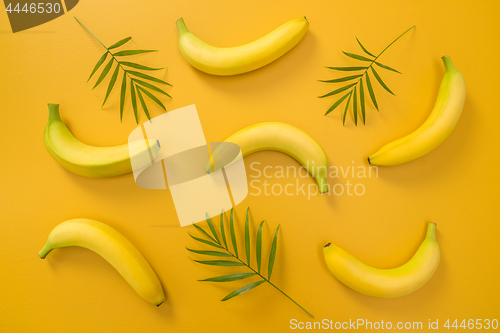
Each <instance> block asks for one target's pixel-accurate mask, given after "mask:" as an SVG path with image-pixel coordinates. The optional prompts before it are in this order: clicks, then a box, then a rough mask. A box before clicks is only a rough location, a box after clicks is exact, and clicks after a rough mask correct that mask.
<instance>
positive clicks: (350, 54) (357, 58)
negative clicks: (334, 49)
mask: <svg viewBox="0 0 500 333" xmlns="http://www.w3.org/2000/svg"><path fill="white" fill-rule="evenodd" d="M342 52H343V53H344V54H345V55H346V56H348V57H350V58H353V59H356V60H361V61H369V62H372V61H373V60H372V59H368V58H367V57H363V56H360V55H358V54H354V53H349V52H344V51H342Z"/></svg>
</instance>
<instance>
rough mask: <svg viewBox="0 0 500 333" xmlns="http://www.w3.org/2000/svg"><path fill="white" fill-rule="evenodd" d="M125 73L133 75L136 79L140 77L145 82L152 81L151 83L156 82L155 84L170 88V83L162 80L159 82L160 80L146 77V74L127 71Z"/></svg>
mask: <svg viewBox="0 0 500 333" xmlns="http://www.w3.org/2000/svg"><path fill="white" fill-rule="evenodd" d="M127 73H129V74H132V75H135V76H137V77H140V78H142V79H146V80H150V81H153V82H156V83H161V84H166V85H168V86H172V85H171V84H170V83H168V82H165V81H163V80H160V79H157V78H155V77H153V76H151V75H147V74H144V73H141V72H136V71H127Z"/></svg>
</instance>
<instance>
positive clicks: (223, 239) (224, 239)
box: [220, 210, 227, 250]
mask: <svg viewBox="0 0 500 333" xmlns="http://www.w3.org/2000/svg"><path fill="white" fill-rule="evenodd" d="M220 236H221V238H222V241H223V242H224V247H225V248H226V250H227V242H226V233H225V231H224V210H222V212H221V213H220Z"/></svg>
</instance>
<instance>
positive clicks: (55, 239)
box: [38, 219, 165, 306]
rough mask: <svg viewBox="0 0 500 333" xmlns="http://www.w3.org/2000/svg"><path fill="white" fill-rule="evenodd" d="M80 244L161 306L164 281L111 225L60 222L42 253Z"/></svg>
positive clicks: (88, 222)
mask: <svg viewBox="0 0 500 333" xmlns="http://www.w3.org/2000/svg"><path fill="white" fill-rule="evenodd" d="M67 246H80V247H84V248H86V249H89V250H91V251H94V252H95V253H97V254H99V255H101V256H102V257H103V258H104V259H105V260H106V261H108V262H109V263H110V264H111V265H112V266H113V267H114V268H115V269H116V270H117V271H118V272H119V273H120V274H121V276H123V278H124V279H125V280H126V281H127V282H128V284H130V286H131V287H132V288H133V289H134V290H135V291H136V292H137V293H138V294H139V296H141V297H142V298H144V299H145V300H146V301H148V302H150V303H152V304H154V305H156V306H160V304H161V303H163V302H164V301H165V295H164V293H163V288H162V286H161V283H160V280H158V277H157V276H156V274H155V272H154V271H153V269H152V268H151V266H150V265H149V264H148V262H147V261H146V259H144V257H143V256H142V254H141V253H140V252H139V250H137V248H136V247H135V246H134V245H132V243H130V241H129V240H128V239H126V238H125V237H124V236H123V235H122V234H120V233H119V232H118V231H116V230H115V229H113V228H111V227H110V226H109V225H107V224H104V223H102V222H98V221H94V220H89V219H74V220H68V221H66V222H62V223H61V224H59V225H57V226H56V227H55V228H54V229H53V230H52V231H51V232H50V234H49V237H48V239H47V243H46V244H45V246H44V247H43V248H42V249H41V250H40V252H38V255H39V256H40V258H42V259H45V257H46V256H47V254H49V252H50V251H52V250H53V249H57V248H61V247H67Z"/></svg>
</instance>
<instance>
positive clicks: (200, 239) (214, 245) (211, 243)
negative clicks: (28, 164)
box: [189, 234, 223, 249]
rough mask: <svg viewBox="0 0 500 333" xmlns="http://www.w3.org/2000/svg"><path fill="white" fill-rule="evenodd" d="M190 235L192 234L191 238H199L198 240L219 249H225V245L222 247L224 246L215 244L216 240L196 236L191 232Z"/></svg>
mask: <svg viewBox="0 0 500 333" xmlns="http://www.w3.org/2000/svg"><path fill="white" fill-rule="evenodd" d="M189 236H191V238H193V239H194V240H197V241H198V242H200V243H203V244H207V245H210V246H213V247H216V248H218V249H223V247H222V246H220V245H217V244H215V243H214V242H211V241H207V240H205V239H202V238H198V237H195V236H193V235H191V234H189Z"/></svg>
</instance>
